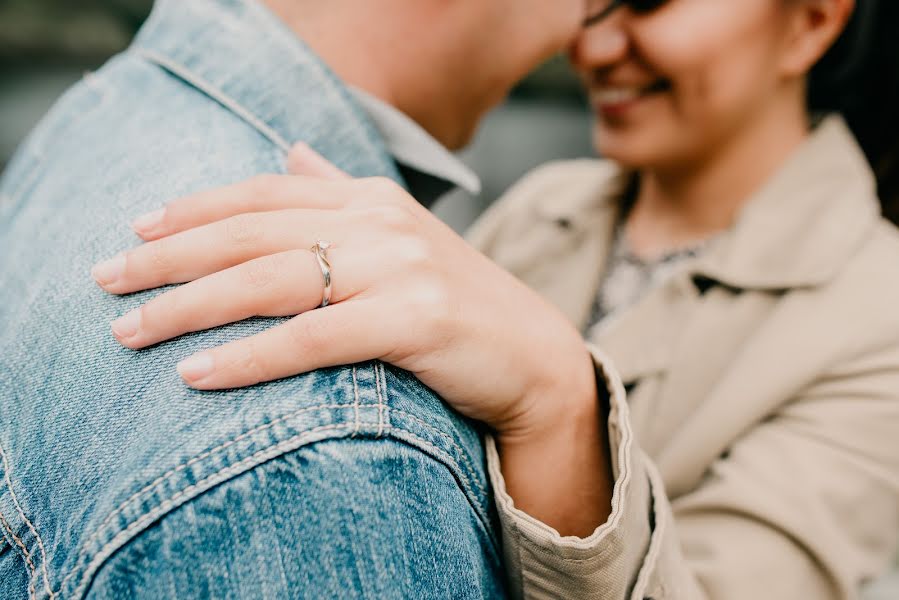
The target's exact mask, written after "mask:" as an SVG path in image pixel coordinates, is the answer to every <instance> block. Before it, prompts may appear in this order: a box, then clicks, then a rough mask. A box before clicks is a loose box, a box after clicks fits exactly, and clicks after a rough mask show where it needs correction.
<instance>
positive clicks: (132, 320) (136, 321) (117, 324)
mask: <svg viewBox="0 0 899 600" xmlns="http://www.w3.org/2000/svg"><path fill="white" fill-rule="evenodd" d="M138 329H140V309H137V308H135V309H134V310H132V311H131V312H129V313H127V314H125V316H123V317H119V318H118V319H116V320H115V321H113V322H112V332H113V333H114V334H116V335H117V336H119V337H120V338H130V337H132V336H134V334H136V333H137V330H138Z"/></svg>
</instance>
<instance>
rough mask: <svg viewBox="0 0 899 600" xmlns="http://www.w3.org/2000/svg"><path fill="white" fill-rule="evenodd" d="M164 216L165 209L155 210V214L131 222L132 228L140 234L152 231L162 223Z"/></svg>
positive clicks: (148, 214)
mask: <svg viewBox="0 0 899 600" xmlns="http://www.w3.org/2000/svg"><path fill="white" fill-rule="evenodd" d="M164 216H165V208H160V209H158V210H154V211H153V212H150V213H147V214H145V215H141V216H139V217H138V218H136V219H134V220H133V221H131V228H132V229H134V230H135V231H138V232H145V231H151V230H152V229H155V228H156V226H157V225H159V224H160V223H162V218H163V217H164Z"/></svg>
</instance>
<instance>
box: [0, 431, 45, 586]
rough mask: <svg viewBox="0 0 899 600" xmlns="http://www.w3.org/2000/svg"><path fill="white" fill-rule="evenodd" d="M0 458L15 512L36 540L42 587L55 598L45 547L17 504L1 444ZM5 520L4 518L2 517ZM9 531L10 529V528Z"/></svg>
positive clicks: (6, 458) (7, 461)
mask: <svg viewBox="0 0 899 600" xmlns="http://www.w3.org/2000/svg"><path fill="white" fill-rule="evenodd" d="M0 460H2V462H3V479H4V480H5V482H6V488H7V489H8V490H9V496H10V499H11V500H12V503H13V506H14V507H15V509H16V512H17V513H18V515H19V518H20V519H22V522H24V523H25V526H26V527H28V530H29V531H30V532H31V534H32V535H33V536H34V539H35V541H36V542H37V545H38V549H40V551H41V575H42V578H43V581H44V589H45V590H46V592H47V593H48V594H49V595H50V598H51V599H52V598H55V597H56V594H55V593H54V592H53V590H52V589H51V588H50V574H49V572H48V570H47V549H46V548H45V547H44V540H43V539H42V538H41V536H40V534H39V533H38V532H37V529H36V528H35V526H34V524H32V522H31V521H30V520H29V519H28V517H27V516H25V511H24V510H23V509H22V505H21V504H19V499H18V497H17V496H16V492H15V490H14V489H13V485H12V477H11V476H10V467H9V458H8V457H7V455H6V452H5V451H4V449H3V446H2V445H0ZM4 520H5V518H4ZM10 531H11V529H10Z"/></svg>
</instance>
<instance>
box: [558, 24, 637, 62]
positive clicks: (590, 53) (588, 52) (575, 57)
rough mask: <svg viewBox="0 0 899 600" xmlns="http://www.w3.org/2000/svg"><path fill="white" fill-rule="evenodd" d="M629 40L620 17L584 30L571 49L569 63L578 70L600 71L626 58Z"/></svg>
mask: <svg viewBox="0 0 899 600" xmlns="http://www.w3.org/2000/svg"><path fill="white" fill-rule="evenodd" d="M629 45H630V40H629V37H628V33H627V31H626V30H625V27H624V22H623V20H622V18H621V15H612V16H611V17H609V18H608V19H605V20H604V21H601V22H599V23H597V24H595V25H593V26H591V27H587V28H585V29H584V30H583V31H581V33H580V34H579V35H578V37H577V38H576V39H575V41H574V44H573V45H572V47H571V52H570V58H571V63H572V64H573V65H574V67H575V68H577V69H579V70H587V71H590V70H594V69H601V68H603V67H607V66H610V65H613V64H615V63H617V62H619V61H621V60H622V59H623V58H624V57H625V56H627V52H628V46H629Z"/></svg>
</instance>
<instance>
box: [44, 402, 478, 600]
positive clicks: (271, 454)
mask: <svg viewBox="0 0 899 600" xmlns="http://www.w3.org/2000/svg"><path fill="white" fill-rule="evenodd" d="M340 406H341V407H343V408H346V407H352V406H353V405H352V404H349V405H346V404H345V405H340ZM367 406H371V407H375V406H377V405H374V404H370V405H367ZM380 428H381V429H384V430H386V431H390V432H391V433H392V435H393V436H395V437H396V438H397V439H399V440H403V439H406V438H408V439H411V440H414V442H415V443H417V444H421V445H422V446H423V447H425V448H427V449H429V450H430V451H431V452H433V453H434V454H435V455H436V456H439V457H440V458H441V459H443V460H444V461H446V463H447V464H449V465H453V466H455V467H457V468H458V467H459V465H458V464H457V463H456V461H455V460H454V459H453V458H452V457H451V456H450V455H449V454H448V453H447V452H446V451H445V450H443V449H441V448H438V447H437V446H435V445H434V444H432V443H431V442H429V441H428V440H425V439H424V438H422V437H420V436H418V435H416V434H415V433H413V432H411V431H409V430H407V429H405V428H402V427H393V426H388V427H380ZM354 429H356V426H355V424H348V423H338V424H333V425H322V426H320V427H315V428H313V429H310V430H308V431H304V432H303V433H300V434H297V435H295V436H292V437H290V438H287V439H285V440H282V441H281V442H278V443H276V444H274V445H272V446H270V447H268V448H263V449H261V450H259V451H258V452H256V453H254V454H253V455H251V456H248V457H247V458H245V459H243V460H241V461H239V462H237V463H235V464H233V465H230V466H227V467H223V468H221V469H219V470H218V471H216V472H214V473H212V474H211V475H209V476H208V477H206V478H204V479H202V480H200V481H198V482H196V483H194V484H191V485H189V486H187V487H185V488H183V489H181V490H180V491H178V492H176V493H174V494H172V495H171V496H169V497H168V498H166V499H164V500H163V501H162V502H160V503H159V504H158V505H157V506H156V507H155V508H154V509H152V510H151V511H149V512H147V513H145V514H142V515H141V516H140V517H138V518H137V519H135V520H134V521H132V522H131V523H130V524H129V525H128V526H127V527H125V528H124V529H122V530H121V531H120V532H119V533H118V534H116V535H115V536H114V537H113V538H112V539H111V540H109V541H108V542H107V543H106V544H105V545H104V546H103V547H102V548H101V549H100V550H99V551H98V552H97V553H96V554H95V555H94V557H93V559H92V560H91V561H90V562H89V563H88V564H87V565H85V566H84V567H82V568H78V567H75V568H73V570H72V572H71V573H69V574H68V575H66V577H65V579H63V582H62V583H61V584H60V588H59V590H57V591H56V592H54V595H55V594H60V595H62V594H63V593H64V591H65V590H64V587H65V584H66V583H67V582H68V581H69V580H70V579H71V578H72V577H74V576H76V575H78V574H79V573H80V574H81V581H80V582H79V584H78V586H77V587H76V588H75V590H74V591H73V592H72V597H74V598H79V599H80V598H81V597H82V595H83V594H84V593H85V592H86V590H87V587H88V585H89V584H90V581H91V578H92V577H93V575H94V573H95V572H96V571H97V570H98V569H99V568H100V566H102V564H103V563H104V562H105V561H106V560H107V559H108V558H109V557H110V556H112V554H113V553H114V552H115V551H116V550H118V549H119V547H121V545H123V544H124V543H127V542H128V540H129V539H130V536H131V534H132V533H133V532H134V531H136V530H137V531H139V530H141V529H143V528H144V527H145V526H146V525H148V524H150V523H153V522H154V521H156V520H157V519H159V518H161V517H163V516H165V515H166V514H167V513H168V512H170V511H171V510H173V509H175V508H177V507H178V506H181V505H182V504H184V503H185V502H188V501H190V500H193V499H194V498H197V497H199V495H192V494H193V493H194V492H195V491H197V490H201V489H202V491H206V490H207V489H210V488H212V487H214V486H215V485H218V484H220V483H223V482H225V481H228V480H229V479H232V478H233V477H235V476H237V475H239V474H240V473H242V472H244V471H245V469H244V467H245V466H248V465H253V464H261V462H265V461H267V460H271V459H273V458H277V457H278V456H281V455H283V454H285V453H287V452H291V451H293V450H296V449H298V448H300V447H302V446H303V445H305V444H306V441H307V440H309V439H310V438H315V437H317V436H318V435H319V434H321V433H323V432H329V431H341V430H343V431H346V430H350V431H353V430H354ZM378 429H379V427H378V426H377V424H376V423H365V424H362V426H361V427H360V428H359V430H360V431H367V432H369V433H371V434H376V433H377V431H378ZM397 431H398V432H400V433H399V434H398V433H397ZM374 439H380V438H378V437H375V438H374ZM407 441H408V440H407ZM460 471H461V470H460ZM201 493H202V492H201ZM182 500H183V502H182ZM488 531H489V530H488Z"/></svg>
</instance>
